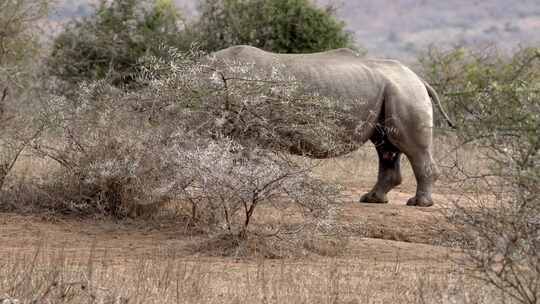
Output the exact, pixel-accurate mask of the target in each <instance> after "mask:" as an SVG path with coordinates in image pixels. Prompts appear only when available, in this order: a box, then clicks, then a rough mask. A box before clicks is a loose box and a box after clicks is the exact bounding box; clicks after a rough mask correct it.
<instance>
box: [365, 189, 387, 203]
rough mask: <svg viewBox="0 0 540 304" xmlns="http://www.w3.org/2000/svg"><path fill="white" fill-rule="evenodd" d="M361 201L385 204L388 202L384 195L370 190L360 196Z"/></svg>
mask: <svg viewBox="0 0 540 304" xmlns="http://www.w3.org/2000/svg"><path fill="white" fill-rule="evenodd" d="M360 202H361V203H368V204H386V203H388V198H387V197H386V195H384V194H383V195H382V196H381V195H377V193H375V192H373V191H371V192H368V193H366V194H364V195H362V196H361V197H360Z"/></svg>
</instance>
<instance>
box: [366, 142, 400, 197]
mask: <svg viewBox="0 0 540 304" xmlns="http://www.w3.org/2000/svg"><path fill="white" fill-rule="evenodd" d="M374 144H375V147H376V149H377V155H378V156H379V173H378V175H377V183H376V184H375V186H374V187H373V189H372V190H371V191H369V192H368V193H366V194H364V195H363V196H362V197H361V198H360V202H363V203H378V204H384V203H388V198H387V196H386V194H387V193H388V192H389V191H390V190H392V189H393V188H394V187H396V186H398V185H399V184H401V165H400V159H401V152H400V151H399V150H398V149H397V148H396V147H395V146H393V145H392V144H390V142H388V141H383V142H379V143H377V141H374Z"/></svg>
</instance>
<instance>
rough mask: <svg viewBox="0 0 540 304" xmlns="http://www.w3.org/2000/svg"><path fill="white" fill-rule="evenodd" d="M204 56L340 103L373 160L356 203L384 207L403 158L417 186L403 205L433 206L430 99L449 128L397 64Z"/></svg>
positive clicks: (334, 54) (344, 52)
mask: <svg viewBox="0 0 540 304" xmlns="http://www.w3.org/2000/svg"><path fill="white" fill-rule="evenodd" d="M210 57H211V58H212V61H213V62H224V61H227V62H235V63H246V64H247V65H250V66H252V67H254V68H256V69H258V70H262V71H265V70H266V71H271V70H272V69H274V68H275V67H276V66H280V67H282V68H281V69H282V70H283V71H285V73H286V74H288V75H290V76H292V77H294V79H296V80H298V81H299V82H300V83H301V84H302V85H304V86H306V87H309V90H314V91H316V92H317V94H319V95H320V96H328V97H331V98H334V99H337V100H341V101H342V105H343V106H344V107H345V106H346V107H347V111H350V113H349V114H351V115H354V117H356V118H357V121H358V124H357V125H356V126H351V128H355V129H356V130H354V134H355V138H354V140H355V142H356V143H357V144H358V146H360V145H361V144H364V143H365V142H367V141H368V140H370V141H371V142H372V143H373V144H374V146H375V148H376V150H377V154H378V158H379V172H378V177H377V182H376V184H375V186H374V187H373V189H372V190H371V191H369V192H368V193H366V194H364V195H363V196H361V198H360V202H364V203H387V202H388V198H387V193H388V192H389V191H390V190H391V189H393V188H394V187H396V186H398V185H399V184H400V183H401V182H402V177H401V169H400V158H401V154H402V153H404V154H405V155H406V156H407V157H408V159H409V161H410V163H411V165H412V168H413V171H414V175H415V177H416V182H417V189H416V195H415V196H414V197H412V198H410V199H409V200H408V201H407V205H409V206H420V207H428V206H432V205H433V200H432V187H433V183H434V182H435V181H436V179H437V177H438V175H439V170H438V169H437V166H436V164H435V162H434V160H433V151H432V150H433V110H432V100H433V101H434V103H435V104H437V106H438V107H439V109H440V111H441V112H442V113H443V116H444V117H445V119H446V120H447V122H448V124H449V125H450V126H452V123H451V121H450V120H449V118H448V115H446V113H445V112H444V110H443V108H442V107H441V104H440V101H439V98H438V96H437V93H436V92H435V90H434V89H433V88H432V87H431V86H430V85H429V84H427V83H426V82H425V81H424V80H422V79H421V78H420V77H419V76H418V75H416V74H415V73H414V72H412V71H411V70H410V69H409V68H407V67H406V66H404V65H403V64H401V63H400V62H398V61H395V60H382V59H364V58H361V57H360V56H359V55H358V54H357V53H356V52H355V51H353V50H350V49H337V50H331V51H326V52H320V53H312V54H276V53H271V52H267V51H263V50H260V49H258V48H255V47H251V46H234V47H230V48H227V49H224V50H221V51H217V52H214V53H212V54H211V55H210ZM389 130H391V131H389ZM297 152H299V153H303V154H308V155H309V153H305V152H306V151H297ZM307 152H309V151H307Z"/></svg>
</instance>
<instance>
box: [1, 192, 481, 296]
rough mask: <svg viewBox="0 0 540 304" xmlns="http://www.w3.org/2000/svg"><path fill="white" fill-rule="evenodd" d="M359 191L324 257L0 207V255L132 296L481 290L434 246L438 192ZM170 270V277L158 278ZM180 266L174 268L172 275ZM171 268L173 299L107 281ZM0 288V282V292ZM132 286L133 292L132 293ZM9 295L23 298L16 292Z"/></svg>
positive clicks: (167, 227)
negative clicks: (206, 246)
mask: <svg viewBox="0 0 540 304" xmlns="http://www.w3.org/2000/svg"><path fill="white" fill-rule="evenodd" d="M363 191H365V189H349V190H346V191H344V192H343V201H344V203H343V209H342V214H341V215H340V222H342V223H345V224H347V225H346V226H347V227H349V229H348V230H347V237H346V239H347V242H344V243H336V246H340V248H337V249H336V248H334V249H335V250H334V251H333V252H334V253H333V254H332V255H331V256H328V255H326V256H325V255H324V254H316V253H308V254H307V255H305V256H303V257H296V258H286V259H257V258H235V257H216V256H208V255H205V254H200V253H197V252H193V250H192V249H191V248H193V245H194V244H197V243H200V242H203V241H205V239H204V237H202V236H200V235H189V234H186V233H184V232H185V229H184V228H185V227H184V226H182V223H178V222H175V221H172V220H169V221H155V220H154V221H153V220H146V221H136V220H127V221H126V220H124V221H120V222H115V221H112V220H110V219H102V220H96V219H76V218H62V217H58V216H53V217H49V216H45V215H19V214H9V213H8V214H0V244H1V245H0V260H1V261H4V262H6V261H12V264H17V263H21V261H22V263H23V264H24V263H28V264H32V263H36V264H38V265H40V267H42V268H43V269H45V268H51V267H52V268H55V269H56V268H57V266H55V265H57V264H62V265H71V266H70V267H72V268H75V269H78V272H79V273H80V274H83V277H87V275H84V274H85V273H93V272H95V273H101V277H100V279H99V280H98V281H97V282H96V283H95V284H101V288H102V289H96V290H98V291H99V290H109V291H110V290H114V294H123V295H124V298H125V299H131V302H135V303H143V302H145V303H148V302H150V303H167V302H171V303H173V302H178V297H179V296H178V294H181V295H182V296H181V298H182V301H180V302H181V303H247V302H252V303H257V302H259V303H397V302H396V301H399V302H402V303H417V302H418V301H420V300H419V299H422V298H426V297H427V298H429V299H431V300H433V302H434V303H436V302H440V303H446V302H445V301H448V300H449V299H451V300H452V301H458V302H459V301H460V299H462V298H461V297H463V296H465V295H467V297H469V293H473V294H474V295H475V297H484V294H482V295H478V294H477V291H478V289H476V290H473V291H471V290H469V289H467V290H463V291H459V292H456V291H454V289H456V288H457V287H456V282H457V281H459V282H462V281H464V280H466V279H465V278H464V277H463V275H462V273H461V270H460V269H459V267H458V266H456V265H455V264H454V262H453V261H454V260H456V259H458V258H459V257H460V253H459V252H458V251H457V250H456V249H454V248H452V247H451V244H449V243H448V242H447V243H444V241H445V240H446V241H447V240H448V236H447V235H445V232H447V231H451V227H449V225H448V224H446V223H445V222H444V220H443V216H442V215H443V213H444V212H446V208H447V207H448V206H449V204H450V202H449V199H448V197H447V196H444V195H436V196H435V199H436V200H437V205H436V206H435V207H432V208H416V207H407V206H405V202H406V200H407V198H408V197H409V196H410V193H407V192H401V191H400V189H398V190H397V191H393V192H392V193H391V195H390V197H389V198H390V203H389V204H385V205H370V204H360V203H358V202H357V200H358V197H359V195H360V193H362V192H363ZM434 227H438V228H439V229H434ZM38 256H39V258H37V257H38ZM60 257H61V262H58V259H60ZM36 259H37V260H39V261H38V262H36ZM17 261H18V262H17ZM89 265H93V266H91V267H90V266H89ZM141 265H147V266H145V267H148V268H144V267H143V269H146V270H144V271H150V269H159V271H158V272H151V273H147V272H145V274H144V275H142V274H141V273H140V271H142V270H141V267H142V266H141ZM148 265H150V266H148ZM179 265H182V266H179ZM63 267H65V266H63ZM171 267H172V268H174V269H176V270H175V271H176V272H174V273H175V274H173V273H171V274H167V275H165V274H166V273H168V272H169V271H170V270H169V269H172V268H171ZM23 268H24V267H23ZM23 268H21V269H23ZM90 268H95V270H92V271H89V270H88V269H90ZM180 268H181V269H183V270H182V271H183V272H182V274H178V272H179V271H180V270H178V269H180ZM186 269H188V270H186ZM103 273H106V274H105V275H103ZM1 274H2V272H1V271H0V275H1ZM8 274H9V273H8ZM8 274H4V275H8ZM175 275H176V277H177V278H178V277H181V278H182V286H186V284H188V285H189V286H191V287H190V288H189V289H181V292H179V291H178V287H177V290H176V292H175V293H174V294H176V295H177V296H176V300H175V301H173V299H172V298H174V297H173V296H164V294H168V293H167V292H165V293H164V292H159V293H157V292H156V291H154V289H156V290H157V288H158V287H156V288H154V289H151V290H150V289H149V290H150V291H147V292H146V293H144V297H143V296H141V294H140V293H139V291H138V290H139V289H135V287H134V286H135V285H129V286H131V287H130V290H131V291H130V292H128V291H127V290H126V289H125V287H124V286H123V285H120V286H118V285H116V284H125V282H126V280H128V281H130V280H131V279H126V278H133V277H138V278H139V279H140V278H142V277H145V279H144V280H146V281H152V282H154V283H151V284H150V285H152V284H157V285H156V286H162V285H160V284H161V283H160V284H158V283H156V282H158V281H159V280H160V279H158V278H162V277H164V276H167V277H168V276H173V277H174V276H175ZM261 276H262V277H261ZM250 280H251V281H250ZM1 281H2V279H1V278H0V282H1ZM119 282H124V283H119ZM130 282H131V281H130ZM159 282H161V281H159ZM239 282H242V283H241V286H242V287H241V288H238V286H239V285H238V284H239ZM4 284H5V283H4ZM8 285H9V284H8ZM136 285H137V286H138V284H136ZM114 286H116V287H114ZM152 286H154V285H152ZM176 286H178V281H177V285H176ZM194 286H195V287H194ZM197 286H198V287H197ZM265 286H266V287H265ZM463 286H466V284H465V283H463ZM1 287H2V284H1V283H0V294H1V293H2V289H1ZM183 288H185V287H183ZM193 288H195V289H193ZM197 288H199V289H197ZM265 288H266V289H265ZM133 290H137V292H136V294H137V295H138V296H137V298H136V299H135V300H133V292H134V291H133ZM433 290H437V292H436V293H433ZM156 293H157V294H156ZM158 294H159V295H158ZM19 297H23V298H24V295H21V294H20V293H19ZM92 297H94V296H92ZM96 297H97V296H96ZM116 298H117V299H118V296H117V297H116ZM269 298H271V299H273V300H272V301H270V300H268V299H269ZM142 299H144V301H143V300H142ZM148 299H153V300H155V301H149V300H148ZM156 299H159V300H156ZM265 299H266V300H265ZM431 300H430V301H429V302H430V303H431ZM81 301H82V300H81ZM422 301H423V300H422ZM131 302H130V303H131ZM74 303H76V302H74ZM103 303H108V302H106V301H105V302H103ZM110 303H116V302H110ZM126 303H127V302H126Z"/></svg>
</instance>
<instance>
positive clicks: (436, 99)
mask: <svg viewBox="0 0 540 304" xmlns="http://www.w3.org/2000/svg"><path fill="white" fill-rule="evenodd" d="M422 82H423V83H424V86H425V87H426V89H427V91H428V94H429V97H431V100H432V101H433V102H434V103H435V104H436V105H437V108H439V111H440V112H441V114H442V115H443V116H444V119H445V120H446V122H447V123H448V126H450V128H452V129H457V127H456V125H455V124H454V123H453V122H452V120H451V119H450V117H448V114H446V111H445V110H444V108H443V106H442V104H441V100H440V99H439V95H438V94H437V91H435V89H434V88H433V87H432V86H431V85H429V83H427V82H426V81H425V80H422Z"/></svg>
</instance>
